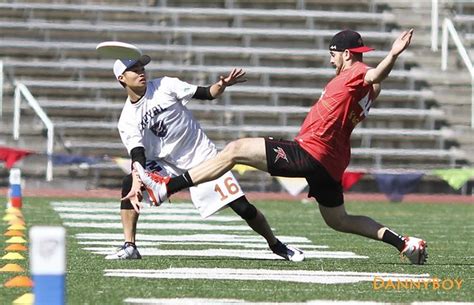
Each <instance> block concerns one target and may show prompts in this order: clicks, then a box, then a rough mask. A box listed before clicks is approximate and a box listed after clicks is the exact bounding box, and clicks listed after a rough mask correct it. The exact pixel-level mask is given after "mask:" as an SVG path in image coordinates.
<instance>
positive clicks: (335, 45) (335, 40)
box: [329, 30, 375, 53]
mask: <svg viewBox="0 0 474 305" xmlns="http://www.w3.org/2000/svg"><path fill="white" fill-rule="evenodd" d="M344 50H349V51H351V52H354V53H365V52H370V51H373V50H375V49H374V48H369V47H366V46H364V42H363V41H362V37H361V36H360V34H359V33H357V32H356V31H352V30H344V31H341V32H339V33H337V34H336V35H334V36H333V37H332V39H331V43H330V44H329V51H337V52H343V51H344Z"/></svg>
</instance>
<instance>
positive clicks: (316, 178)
mask: <svg viewBox="0 0 474 305" xmlns="http://www.w3.org/2000/svg"><path fill="white" fill-rule="evenodd" d="M265 150H266V155H267V166H268V172H269V173H270V175H272V176H281V177H304V178H306V181H308V185H309V192H308V197H314V198H315V199H316V201H317V202H318V203H319V204H321V205H323V206H326V207H337V206H340V205H342V204H344V195H343V192H342V184H341V182H340V181H335V180H334V178H332V177H331V175H330V174H329V173H328V172H327V170H326V169H325V168H324V166H322V165H321V163H319V161H318V160H316V159H314V158H313V157H312V156H311V155H310V154H309V153H307V152H306V151H305V150H304V149H303V148H301V146H299V145H298V143H297V142H295V141H286V140H275V139H273V138H265Z"/></svg>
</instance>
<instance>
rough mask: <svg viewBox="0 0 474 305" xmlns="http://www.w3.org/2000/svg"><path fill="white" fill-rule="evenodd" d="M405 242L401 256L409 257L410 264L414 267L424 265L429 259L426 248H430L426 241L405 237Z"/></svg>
mask: <svg viewBox="0 0 474 305" xmlns="http://www.w3.org/2000/svg"><path fill="white" fill-rule="evenodd" d="M403 240H404V241H405V247H404V248H403V250H402V252H400V256H405V257H407V258H408V259H409V260H410V262H411V263H412V264H414V265H423V264H424V263H426V260H427V259H428V252H427V251H426V248H427V247H428V245H427V243H426V241H424V240H423V239H420V238H416V237H408V236H405V237H403Z"/></svg>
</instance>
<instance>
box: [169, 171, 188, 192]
mask: <svg viewBox="0 0 474 305" xmlns="http://www.w3.org/2000/svg"><path fill="white" fill-rule="evenodd" d="M191 186H194V183H193V180H192V179H191V176H189V173H188V172H185V173H184V174H182V175H180V176H176V177H173V178H171V179H170V182H168V184H167V185H166V187H167V189H168V195H172V194H174V193H176V192H179V191H181V190H183V189H185V188H188V187H191Z"/></svg>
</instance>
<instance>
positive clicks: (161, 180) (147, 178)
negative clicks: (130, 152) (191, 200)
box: [133, 162, 170, 206]
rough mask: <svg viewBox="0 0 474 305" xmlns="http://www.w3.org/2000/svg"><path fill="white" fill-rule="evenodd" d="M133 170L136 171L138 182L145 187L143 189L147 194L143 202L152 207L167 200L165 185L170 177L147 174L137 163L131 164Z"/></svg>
mask: <svg viewBox="0 0 474 305" xmlns="http://www.w3.org/2000/svg"><path fill="white" fill-rule="evenodd" d="M133 168H134V169H135V170H136V171H137V173H138V176H139V177H140V180H141V181H142V183H143V184H144V185H145V189H146V191H147V193H148V196H147V197H148V198H146V196H145V200H146V201H148V202H149V203H150V205H152V206H160V205H161V204H162V203H163V202H164V201H165V200H167V199H168V191H167V189H166V184H167V183H168V181H169V179H170V177H162V176H160V175H158V174H156V173H153V172H149V171H147V170H145V169H144V168H143V166H142V165H141V164H140V163H138V162H134V163H133Z"/></svg>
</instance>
